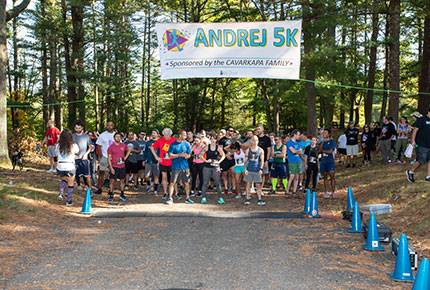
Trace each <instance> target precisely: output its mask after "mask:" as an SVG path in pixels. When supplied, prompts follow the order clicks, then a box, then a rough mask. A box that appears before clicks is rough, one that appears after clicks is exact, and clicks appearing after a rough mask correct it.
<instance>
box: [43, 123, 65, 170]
mask: <svg viewBox="0 0 430 290" xmlns="http://www.w3.org/2000/svg"><path fill="white" fill-rule="evenodd" d="M46 126H47V127H48V130H46V133H45V139H43V141H42V143H40V145H39V147H42V146H43V144H45V143H46V145H47V146H48V156H49V165H50V166H51V168H50V169H49V170H48V171H47V172H52V173H56V172H57V170H56V168H57V153H55V145H57V143H58V139H59V137H60V130H58V128H57V127H55V126H54V121H52V120H49V121H48V123H47V124H46Z"/></svg>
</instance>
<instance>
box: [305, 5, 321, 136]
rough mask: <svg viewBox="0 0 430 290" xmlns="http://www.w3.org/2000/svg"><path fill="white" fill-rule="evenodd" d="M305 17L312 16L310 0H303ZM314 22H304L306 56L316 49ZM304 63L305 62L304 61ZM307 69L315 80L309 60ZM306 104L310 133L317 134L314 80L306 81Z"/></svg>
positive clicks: (307, 74) (310, 77)
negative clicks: (313, 30) (313, 33)
mask: <svg viewBox="0 0 430 290" xmlns="http://www.w3.org/2000/svg"><path fill="white" fill-rule="evenodd" d="M302 9H303V18H304V19H305V18H309V17H310V16H311V12H310V5H309V0H304V1H303V2H302ZM311 30H312V23H311V21H305V22H303V47H304V48H303V49H304V54H305V56H308V55H309V54H310V53H311V52H312V51H313V50H314V44H313V35H312V32H311ZM302 64H303V63H302ZM303 67H304V69H305V77H306V79H307V80H311V81H314V80H315V69H314V67H313V65H312V64H311V63H310V61H309V60H308V63H306V64H304V65H303ZM305 92H306V105H307V119H308V134H312V135H315V136H316V134H317V127H318V123H317V105H316V98H315V84H314V83H313V82H306V85H305Z"/></svg>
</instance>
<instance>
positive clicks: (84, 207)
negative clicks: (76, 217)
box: [79, 188, 93, 214]
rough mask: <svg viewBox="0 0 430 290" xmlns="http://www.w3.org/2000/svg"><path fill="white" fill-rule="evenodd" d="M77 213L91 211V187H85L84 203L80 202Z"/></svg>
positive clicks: (90, 212)
mask: <svg viewBox="0 0 430 290" xmlns="http://www.w3.org/2000/svg"><path fill="white" fill-rule="evenodd" d="M79 213H85V214H92V213H93V212H92V211H91V189H89V188H88V189H87V192H86V194H85V199H84V203H83V204H82V210H81V211H80V212H79Z"/></svg>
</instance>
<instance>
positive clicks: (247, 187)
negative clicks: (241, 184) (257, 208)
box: [245, 182, 251, 199]
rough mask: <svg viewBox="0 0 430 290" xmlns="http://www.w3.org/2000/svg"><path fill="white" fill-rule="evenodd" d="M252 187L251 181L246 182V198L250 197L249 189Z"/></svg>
mask: <svg viewBox="0 0 430 290" xmlns="http://www.w3.org/2000/svg"><path fill="white" fill-rule="evenodd" d="M250 188H251V182H247V183H246V186H245V191H246V199H249V198H250V196H249V195H250V194H249V190H250Z"/></svg>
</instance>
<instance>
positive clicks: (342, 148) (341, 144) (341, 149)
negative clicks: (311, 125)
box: [336, 133, 346, 164]
mask: <svg viewBox="0 0 430 290" xmlns="http://www.w3.org/2000/svg"><path fill="white" fill-rule="evenodd" d="M336 148H337V152H338V153H339V164H344V163H345V160H346V135H345V133H343V134H342V135H340V136H339V138H338V139H337V147H336Z"/></svg>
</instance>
